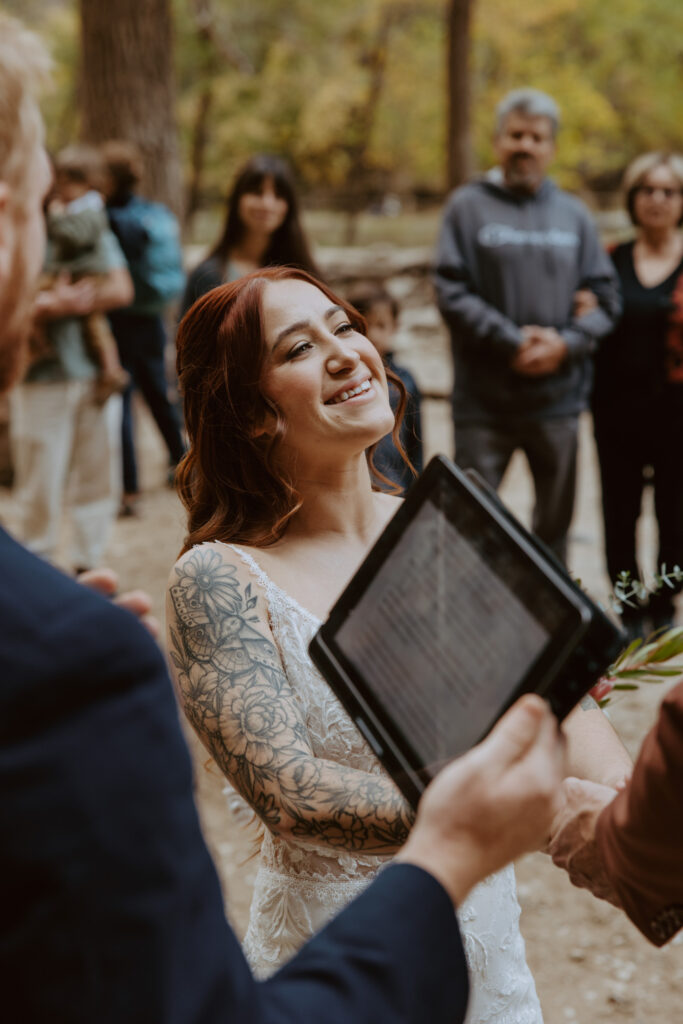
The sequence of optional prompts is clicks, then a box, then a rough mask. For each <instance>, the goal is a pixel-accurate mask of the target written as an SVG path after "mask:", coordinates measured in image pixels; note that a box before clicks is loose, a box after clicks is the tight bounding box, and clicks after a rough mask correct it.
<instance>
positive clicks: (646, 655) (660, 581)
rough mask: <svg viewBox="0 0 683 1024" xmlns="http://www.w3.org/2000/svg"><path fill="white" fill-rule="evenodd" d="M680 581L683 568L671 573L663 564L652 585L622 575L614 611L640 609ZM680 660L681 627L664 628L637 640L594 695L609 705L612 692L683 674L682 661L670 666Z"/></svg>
mask: <svg viewBox="0 0 683 1024" xmlns="http://www.w3.org/2000/svg"><path fill="white" fill-rule="evenodd" d="M681 581H683V569H681V567H680V566H678V565H675V566H674V567H673V569H672V570H671V571H670V572H667V569H666V566H665V565H663V566H662V567H661V571H660V572H659V573H656V574H655V576H654V577H653V579H652V582H651V583H650V584H649V585H648V584H647V583H645V582H644V581H643V580H640V579H634V578H633V577H632V576H631V574H630V573H628V572H622V573H620V574H619V578H618V579H617V581H616V583H615V585H614V593H613V594H612V596H611V604H612V608H613V609H614V611H616V612H617V613H620V612H622V611H623V608H624V605H627V606H628V607H631V608H635V607H638V604H637V603H636V602H641V601H644V600H645V599H646V598H647V597H648V596H649V595H650V594H655V593H657V592H658V591H659V590H661V589H662V588H663V587H669V588H670V589H672V590H673V589H674V587H675V585H676V583H680V582H681ZM678 657H683V627H682V626H672V627H669V628H666V627H665V628H664V629H660V630H657V631H656V632H654V633H652V634H651V635H650V636H648V637H647V638H642V637H637V638H636V639H635V640H633V641H632V642H631V643H630V644H629V645H628V647H626V649H625V650H623V651H622V652H621V654H620V655H619V657H618V658H617V660H616V661H615V662H614V664H612V665H610V667H609V668H608V669H607V672H606V673H605V675H604V676H603V677H602V678H601V679H599V680H598V682H597V683H596V684H595V686H594V687H593V689H592V690H591V695H592V696H593V698H594V699H595V700H596V701H597V702H598V704H599V705H600V707H604V706H605V705H606V704H608V703H609V701H610V698H609V694H610V693H611V692H612V691H613V690H637V689H638V687H639V685H640V684H641V683H661V682H663V681H664V680H665V679H667V678H671V677H674V676H679V675H683V661H681V662H680V663H677V664H675V665H672V664H671V661H672V659H673V658H678Z"/></svg>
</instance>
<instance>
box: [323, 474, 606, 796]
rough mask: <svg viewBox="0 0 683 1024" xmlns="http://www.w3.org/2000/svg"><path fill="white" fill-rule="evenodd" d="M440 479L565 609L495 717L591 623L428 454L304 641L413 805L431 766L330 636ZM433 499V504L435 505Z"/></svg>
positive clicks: (547, 569)
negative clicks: (361, 559)
mask: <svg viewBox="0 0 683 1024" xmlns="http://www.w3.org/2000/svg"><path fill="white" fill-rule="evenodd" d="M444 483H445V484H446V485H447V487H448V488H451V489H453V491H454V492H456V493H457V494H458V496H459V497H461V498H462V499H463V500H466V501H468V502H470V503H471V505H472V507H473V508H474V509H475V510H476V512H477V514H478V515H481V516H482V524H483V523H484V522H486V525H487V526H490V524H491V522H493V523H494V524H495V527H494V528H495V529H496V530H497V531H498V533H499V534H500V536H501V537H502V538H504V540H505V543H507V544H509V545H510V546H511V549H512V550H514V551H515V552H516V553H519V558H520V560H522V561H524V560H526V562H527V564H528V563H532V564H533V565H534V566H535V570H536V571H538V572H539V573H540V575H541V576H542V577H543V578H545V579H546V580H548V583H549V585H551V586H552V587H553V588H554V590H555V591H556V592H557V593H558V594H559V595H560V596H561V598H562V600H563V601H564V603H565V604H566V608H567V617H566V620H565V622H564V623H563V626H562V628H560V629H559V630H556V631H555V632H554V633H553V634H552V635H551V637H550V640H549V642H548V644H547V646H546V648H545V649H544V652H543V654H542V655H541V657H539V658H538V659H537V660H536V662H535V663H534V664H533V665H532V666H531V667H530V669H529V671H528V672H527V673H526V675H525V676H524V677H523V679H522V680H520V681H519V682H518V684H517V686H516V687H515V688H514V689H513V690H511V691H510V693H509V695H508V697H507V699H506V700H505V701H504V702H503V703H502V705H501V707H500V710H499V714H502V712H503V711H504V710H505V709H506V708H507V707H508V706H510V705H511V704H512V703H514V701H515V700H516V699H517V698H518V697H519V696H520V695H521V694H522V693H526V692H530V691H536V692H538V693H541V694H543V693H544V692H545V691H546V689H547V687H548V686H549V683H550V681H551V680H552V678H553V675H554V672H553V670H554V669H556V667H557V666H558V665H559V664H561V663H562V662H563V661H564V659H565V658H566V656H567V654H568V652H569V651H571V650H572V649H573V648H574V647H575V645H576V644H577V643H578V642H579V641H580V639H581V637H582V636H583V634H584V633H585V631H586V630H587V628H588V625H589V623H590V621H591V611H590V602H588V601H587V599H585V598H584V597H583V595H582V594H581V592H580V591H578V590H577V588H575V587H574V586H573V585H572V584H571V583H570V581H568V580H567V578H566V576H565V575H564V574H563V573H561V572H558V571H557V570H556V568H555V567H554V566H553V565H552V564H551V563H550V562H548V561H547V560H546V558H545V557H544V555H543V554H542V552H540V551H539V550H538V548H537V547H536V546H535V545H534V544H533V543H530V541H529V539H528V537H527V536H526V533H525V531H524V530H523V529H521V528H518V525H517V524H516V522H515V520H514V519H513V518H512V517H511V516H510V515H509V513H506V512H505V511H504V510H501V507H500V505H499V504H498V502H497V501H493V500H492V499H491V498H490V497H489V496H488V495H487V493H486V491H485V490H482V489H481V487H479V486H477V484H476V483H475V482H473V481H472V480H470V479H469V478H468V477H467V476H466V474H465V473H463V472H462V470H460V469H458V467H456V466H455V465H454V464H453V463H452V462H451V461H450V460H448V459H446V458H445V457H444V456H436V457H435V458H434V459H432V460H431V462H430V463H429V465H428V466H427V468H426V470H425V472H424V473H423V474H422V476H421V477H420V478H419V480H418V481H417V482H416V483H415V484H414V485H413V487H412V488H411V490H410V492H409V494H408V496H407V498H406V499H405V501H404V502H403V503H402V505H401V507H400V508H399V509H398V511H397V512H396V514H395V516H394V517H393V518H392V519H391V521H390V522H389V523H388V525H387V527H386V528H385V530H384V531H383V533H382V534H381V536H380V537H379V539H378V540H377V542H376V543H375V544H374V546H373V547H372V549H371V551H370V552H369V554H368V556H367V557H366V559H365V560H364V562H363V564H362V565H361V567H360V569H359V570H358V571H357V573H356V574H355V575H354V577H353V579H352V580H351V581H350V583H349V584H348V586H347V587H346V589H345V590H344V592H343V594H342V595H341V596H340V597H339V599H338V600H337V602H336V603H335V605H334V607H333V608H332V610H331V612H330V615H329V617H328V619H327V621H326V622H325V623H323V625H322V626H321V627H320V629H319V630H318V632H317V634H316V636H315V637H314V638H313V640H312V642H311V645H310V653H311V657H312V659H313V661H314V663H315V664H316V666H317V667H318V669H319V670H320V671H321V672H322V674H323V675H324V676H325V677H326V678H327V679H328V681H329V682H330V684H331V685H332V688H333V689H334V690H335V692H336V693H337V695H338V697H339V699H340V700H341V702H342V703H343V704H344V706H345V707H346V710H347V711H348V712H349V714H350V715H351V717H352V718H353V719H354V721H355V722H356V725H357V726H358V727H359V729H360V731H361V732H362V733H363V735H364V736H365V738H366V739H367V740H368V742H369V743H370V745H371V746H372V747H373V748H374V750H375V752H376V753H377V755H378V757H380V759H381V760H382V762H383V763H384V764H385V766H386V767H387V769H388V770H389V771H390V772H391V774H392V775H393V776H394V778H395V779H396V781H397V783H398V785H399V786H400V788H401V789H402V790H403V792H404V793H405V794H406V796H407V797H408V799H411V801H412V802H413V803H416V802H417V800H418V799H419V796H420V794H421V792H422V790H423V789H424V787H425V786H426V785H427V783H428V782H429V780H430V778H431V777H432V776H433V774H434V772H435V770H436V768H437V767H438V766H437V765H433V764H432V765H424V764H423V763H422V762H421V759H420V757H419V756H418V753H417V751H416V750H415V749H414V748H413V747H412V745H411V742H410V738H409V737H408V736H407V735H406V734H405V733H404V731H403V730H402V729H401V728H400V727H399V726H398V724H397V723H396V721H395V720H394V719H393V717H392V716H391V709H390V708H387V707H386V706H384V704H383V703H382V702H381V701H379V700H378V698H377V697H376V695H375V694H374V693H373V691H372V689H371V688H369V687H368V686H367V684H366V682H365V680H364V679H363V677H362V676H361V675H360V673H359V672H358V671H357V669H356V667H355V666H354V665H353V664H352V663H351V662H350V661H349V660H348V658H347V657H346V656H345V654H344V652H343V651H342V650H341V649H340V648H339V646H338V644H337V643H336V634H337V632H338V630H339V628H340V627H341V625H342V623H344V622H345V621H346V619H347V617H348V615H349V613H350V612H351V611H352V609H353V608H355V606H356V605H357V604H358V601H359V600H360V598H361V596H362V595H363V593H364V592H365V590H366V589H367V587H368V586H369V584H370V583H371V581H373V580H374V579H375V577H376V575H377V573H378V571H379V570H380V569H381V567H382V566H383V565H384V563H385V562H386V560H387V559H388V558H389V556H390V554H391V552H392V550H393V548H394V547H395V545H396V544H397V543H398V541H399V539H400V537H401V536H402V534H403V532H404V530H405V529H406V527H407V526H408V524H409V523H410V522H411V521H412V519H413V518H414V517H415V515H416V514H417V512H418V511H419V510H420V508H421V507H422V506H423V505H424V503H425V502H427V501H429V500H430V499H431V498H432V496H433V495H434V493H435V491H437V489H438V488H440V487H441V486H442V485H443V484H444ZM435 504H437V507H439V505H438V503H435ZM496 717H497V716H496ZM492 725H493V722H491V723H490V724H489V726H488V728H487V729H486V731H485V733H484V735H485V734H486V732H488V730H489V729H490V728H491V726H492ZM481 738H483V736H481V737H477V741H478V740H479V739H481Z"/></svg>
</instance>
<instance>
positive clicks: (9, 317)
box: [0, 246, 36, 393]
mask: <svg viewBox="0 0 683 1024" xmlns="http://www.w3.org/2000/svg"><path fill="white" fill-rule="evenodd" d="M35 291H36V285H35V282H34V281H33V280H31V279H30V277H29V274H28V269H27V266H26V259H25V256H24V252H23V249H22V247H21V246H16V247H15V250H14V259H13V260H12V266H11V267H10V272H9V276H8V277H7V279H6V280H5V281H3V282H2V283H1V284H0V393H3V392H5V391H8V390H9V389H10V388H11V387H12V385H14V384H16V383H17V381H18V380H19V378H20V377H21V376H22V374H23V372H24V369H25V367H26V362H27V358H28V341H29V337H30V334H31V328H32V325H33V302H34V298H35Z"/></svg>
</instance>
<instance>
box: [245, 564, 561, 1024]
mask: <svg viewBox="0 0 683 1024" xmlns="http://www.w3.org/2000/svg"><path fill="white" fill-rule="evenodd" d="M226 546H227V547H229V548H230V549H231V550H232V551H233V552H234V553H235V554H236V555H237V556H238V557H239V558H240V559H241V560H242V561H243V562H244V563H245V564H246V565H247V566H248V568H249V570H250V572H251V573H252V574H253V576H254V577H255V578H256V580H257V581H258V582H259V583H260V585H261V586H262V588H263V590H264V593H265V597H266V601H267V605H268V616H269V620H270V625H271V628H272V632H273V637H274V640H275V644H276V645H277V647H278V650H279V653H280V656H281V658H282V664H283V667H284V671H285V674H286V676H287V680H288V682H289V684H290V686H291V687H292V690H293V691H294V694H295V695H296V697H297V699H298V700H299V702H300V704H301V708H302V711H303V713H304V716H305V721H306V725H307V727H308V733H309V736H310V741H311V746H312V748H313V750H314V752H315V754H316V756H318V757H324V758H327V759H328V760H330V761H337V762H339V763H340V764H344V765H347V766H350V767H352V768H358V769H360V770H361V771H365V772H373V773H381V772H382V768H381V766H380V764H379V762H378V761H377V759H376V758H375V756H374V754H373V753H372V751H371V749H370V747H369V746H368V745H367V743H366V742H365V740H364V739H363V737H362V736H361V735H360V734H359V733H358V731H357V730H356V728H355V726H354V725H353V722H352V721H351V719H350V718H349V717H348V715H347V714H346V712H345V711H344V709H343V707H342V706H341V704H340V703H339V701H338V700H337V699H336V697H335V696H334V695H333V693H332V691H331V690H330V688H329V687H328V686H327V684H326V683H325V681H324V679H323V678H322V676H321V675H320V673H319V672H318V671H317V670H316V669H315V667H314V666H313V663H312V662H311V660H310V657H309V655H308V644H309V643H310V641H311V638H312V637H313V634H314V633H315V632H316V630H317V628H318V626H319V625H320V622H319V620H318V619H316V618H315V616H313V615H312V614H311V613H310V612H308V611H306V609H305V608H302V607H301V605H299V604H298V603H297V602H296V601H295V600H294V599H293V598H291V597H290V596H289V595H288V594H286V593H285V591H283V590H281V589H280V588H279V587H277V586H276V585H275V584H274V583H273V582H272V581H271V580H270V579H269V578H268V577H267V576H266V574H265V573H264V572H263V570H262V569H261V568H260V567H259V566H258V565H257V563H256V562H255V561H254V559H253V558H252V557H251V556H250V555H249V554H248V553H247V552H245V551H242V550H241V549H240V548H237V547H235V546H234V545H226ZM226 792H227V793H228V794H229V804H230V807H231V810H232V811H233V812H236V813H237V814H238V815H239V817H242V814H240V807H241V808H242V812H243V811H244V809H245V807H246V805H245V804H244V801H242V799H241V797H239V796H238V795H237V794H236V793H235V792H234V790H231V789H228V790H227V791H226ZM261 832H262V841H261V847H260V861H259V866H258V869H257V874H256V880H255V885H254V895H253V900H252V904H251V914H250V918H249V925H248V928H247V932H246V935H245V938H244V950H245V953H246V956H247V959H248V960H249V962H250V964H251V967H252V969H253V971H254V973H255V974H256V976H257V977H261V978H263V977H267V976H268V975H269V974H271V973H272V972H273V971H274V970H275V969H276V968H277V967H278V966H279V965H280V964H282V963H283V962H284V961H286V960H288V959H289V958H290V957H291V956H292V955H293V954H294V953H295V952H296V950H297V949H299V947H300V946H301V945H302V944H303V943H304V942H305V941H306V940H307V939H308V938H309V937H310V936H311V935H313V934H314V933H315V932H317V931H319V930H320V929H321V928H322V927H323V925H325V924H326V923H327V921H329V920H330V919H331V918H332V917H333V916H334V915H335V914H336V913H337V912H338V911H339V910H341V909H342V907H344V906H346V904H347V903H348V902H349V901H350V900H351V899H353V897H354V896H356V895H357V894H358V893H360V892H361V891H362V890H363V889H364V888H365V887H366V886H367V885H368V883H369V881H370V880H371V879H372V878H373V876H374V875H375V874H376V873H377V872H378V871H379V870H380V869H381V868H382V866H383V865H385V864H387V863H388V862H389V860H388V858H386V857H377V856H368V855H366V854H363V853H362V852H358V853H356V852H354V851H351V850H346V851H341V852H340V851H335V850H331V849H330V848H329V847H325V846H319V847H314V846H312V845H311V844H310V843H308V842H307V843H306V845H303V844H299V843H298V842H294V841H286V840H283V839H280V838H278V837H277V836H274V835H272V833H270V832H269V831H268V830H267V829H262V830H261ZM519 915H520V908H519V904H518V902H517V896H516V886H515V875H514V870H513V868H512V867H508V868H506V869H505V870H504V871H501V872H500V873H499V874H496V875H493V876H491V877H490V878H488V879H486V881H484V882H483V883H482V884H481V885H479V886H477V888H476V889H474V890H473V891H472V892H471V893H470V895H469V897H468V898H467V900H466V901H465V902H464V903H463V904H462V906H461V907H460V908H459V909H458V920H459V922H460V928H461V932H462V936H463V942H464V946H465V952H466V955H467V961H468V965H469V970H470V983H471V995H470V1004H469V1010H468V1013H467V1018H466V1024H542V1021H543V1018H542V1015H541V1008H540V1005H539V1002H538V998H537V996H536V989H535V986H534V981H533V978H532V976H531V972H530V971H529V968H528V966H527V963H526V959H525V955H524V940H523V939H522V936H521V934H520V931H519Z"/></svg>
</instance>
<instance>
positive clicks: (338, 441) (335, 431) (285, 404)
mask: <svg viewBox="0 0 683 1024" xmlns="http://www.w3.org/2000/svg"><path fill="white" fill-rule="evenodd" d="M261 309H262V322H263V326H264V335H265V340H266V346H267V349H268V354H267V356H266V361H265V365H264V371H263V377H262V390H263V394H264V395H265V396H266V397H267V398H269V399H270V400H271V401H272V402H273V403H274V404H275V405H276V406H277V408H278V409H279V411H280V413H281V415H282V416H283V418H284V420H285V422H286V424H287V434H286V437H285V439H284V441H283V443H282V447H283V450H285V451H287V450H289V452H290V453H292V452H293V453H296V455H297V460H298V463H299V464H301V461H302V460H303V462H308V461H310V460H314V461H320V460H321V459H322V460H325V459H326V458H329V457H330V456H332V455H335V454H339V455H341V454H354V453H358V452H362V451H364V450H365V449H366V448H368V447H369V446H370V445H371V444H374V443H375V442H376V441H379V439H380V438H382V437H384V436H385V434H388V433H390V431H391V430H392V429H393V426H394V414H393V413H392V411H391V407H390V405H389V397H388V391H387V381H386V376H385V373H384V367H383V365H382V360H381V357H380V356H379V354H378V352H377V350H376V349H375V347H374V345H373V344H372V342H370V341H368V339H367V338H366V337H365V336H364V335H362V334H359V333H358V331H357V330H355V328H354V326H353V324H351V323H350V321H349V318H348V316H347V314H346V313H345V311H344V310H343V308H342V307H341V306H337V305H335V304H334V302H332V301H331V300H330V299H329V298H328V297H327V296H326V295H325V294H324V293H323V292H321V291H320V289H319V288H316V287H315V286H314V285H311V284H309V283H308V282H307V281H301V280H298V279H296V278H290V279H289V280H286V281H273V282H270V283H269V284H268V285H266V287H265V288H264V291H263V296H262V304H261Z"/></svg>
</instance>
